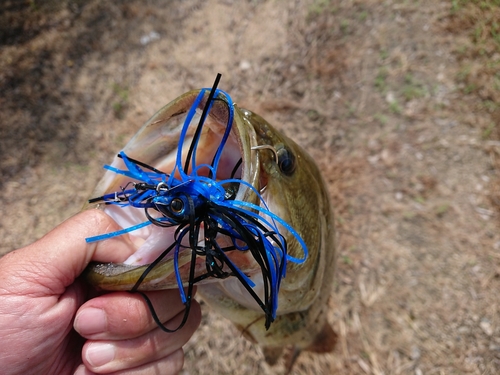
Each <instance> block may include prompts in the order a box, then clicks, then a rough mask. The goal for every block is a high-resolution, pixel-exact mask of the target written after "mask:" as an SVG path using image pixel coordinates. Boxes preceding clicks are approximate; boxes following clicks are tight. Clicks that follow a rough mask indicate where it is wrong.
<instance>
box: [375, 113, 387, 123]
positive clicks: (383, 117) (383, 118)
mask: <svg viewBox="0 0 500 375" xmlns="http://www.w3.org/2000/svg"><path fill="white" fill-rule="evenodd" d="M373 118H374V119H375V120H376V121H378V122H380V123H381V124H382V125H385V124H387V120H388V118H387V116H386V115H384V114H382V113H375V116H373Z"/></svg>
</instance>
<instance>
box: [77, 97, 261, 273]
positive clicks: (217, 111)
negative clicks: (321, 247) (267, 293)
mask: <svg viewBox="0 0 500 375" xmlns="http://www.w3.org/2000/svg"><path fill="white" fill-rule="evenodd" d="M199 93H200V90H193V91H190V92H188V93H186V94H184V95H182V96H180V97H179V98H177V99H176V100H174V101H173V102H171V103H170V104H168V105H167V106H165V107H164V108H162V109H161V110H160V111H158V112H157V113H156V114H155V115H154V116H153V117H152V118H151V119H150V120H149V121H148V122H146V124H144V125H143V127H142V128H141V129H140V130H139V131H138V132H137V133H136V134H135V135H134V137H133V138H132V139H131V140H130V141H129V143H128V144H127V145H126V146H125V147H124V148H123V151H124V152H125V154H126V155H127V156H129V157H131V158H134V159H136V160H140V161H142V162H145V163H146V164H150V165H152V166H155V164H156V163H157V161H158V160H160V159H161V154H162V153H167V154H169V155H172V154H173V153H175V152H176V151H177V143H178V140H179V138H180V133H181V130H182V127H183V121H182V119H183V118H185V116H186V114H187V112H188V111H189V110H190V108H191V106H192V105H193V103H194V101H195V100H196V98H197V96H198V94H199ZM207 99H208V92H207V93H206V94H205V96H204V97H203V99H202V101H201V102H200V104H199V105H198V108H199V109H200V110H202V109H203V107H204V106H205V104H206V101H207ZM216 99H222V100H215V101H214V102H213V105H212V108H211V111H210V112H209V114H208V118H207V121H206V125H204V126H208V127H210V125H211V124H212V125H213V126H217V124H219V125H221V124H222V125H223V126H225V124H227V120H228V116H229V111H228V107H227V104H225V102H224V98H223V96H221V94H219V95H218V96H217V98H216ZM171 122H173V123H175V124H174V125H173V126H171V124H169V123H171ZM196 125H197V124H194V123H192V124H191V126H190V128H192V127H195V126H196ZM211 129H212V128H211ZM212 130H213V129H212ZM231 134H232V137H234V139H235V140H236V143H237V144H238V148H239V152H240V156H241V158H242V164H241V177H240V179H241V180H242V181H245V182H246V183H247V184H249V185H251V186H252V187H253V188H254V189H256V190H257V191H259V178H260V171H261V168H260V158H259V153H258V152H256V151H254V150H252V148H253V147H255V146H257V145H258V139H257V134H256V131H255V129H254V127H253V125H252V124H251V123H250V121H249V120H248V118H247V117H246V116H245V114H244V111H241V110H239V108H238V107H237V106H236V105H234V117H233V123H232V129H231ZM172 139H175V142H172ZM145 148H147V151H146V152H145V151H144V149H145ZM198 164H199V163H198ZM111 166H112V167H115V168H119V169H123V168H124V165H123V161H122V160H121V159H120V158H118V157H116V156H115V158H114V160H113V162H112V164H111ZM162 170H163V169H162ZM164 172H167V173H168V172H170V171H169V170H164ZM120 181H123V179H120V178H119V177H118V176H116V174H115V173H113V172H111V171H107V172H106V173H105V175H104V176H103V177H102V179H101V181H100V182H99V183H98V185H97V187H96V189H95V191H94V193H93V194H92V196H93V197H96V196H103V195H105V194H108V193H110V192H114V191H118V190H119V187H120V184H123V183H120ZM234 199H235V200H239V201H245V202H250V203H253V204H256V205H259V198H258V196H257V195H256V194H255V193H254V192H253V191H252V189H251V188H249V187H248V186H245V185H243V184H241V185H240V187H239V189H238V192H237V194H236V197H235V198H234ZM88 207H90V206H89V205H87V206H86V208H88ZM99 208H101V209H103V210H104V211H105V212H107V213H108V214H111V215H110V216H112V217H114V216H115V215H113V212H111V211H112V209H111V208H110V207H105V205H100V206H99ZM119 224H120V223H119ZM122 226H123V225H122ZM151 227H152V226H151ZM167 246H168V245H167ZM188 251H189V252H190V249H186V250H181V251H180V252H179V255H180V256H181V258H183V259H185V258H184V255H185V254H184V253H186V252H188ZM172 253H173V252H171V253H170V254H168V255H167V256H166V257H165V259H164V260H163V261H162V263H163V262H170V261H171V260H172V258H173V254H172ZM240 253H241V252H240ZM249 257H250V255H249ZM187 263H188V262H187V261H183V262H182V264H179V266H183V265H186V264H187ZM149 264H151V263H150V262H148V263H143V264H137V267H147V266H148V265H149ZM242 271H243V272H246V270H244V269H243V270H242ZM254 271H255V269H254V268H253V267H250V269H248V272H249V273H250V272H254ZM169 275H171V273H170V274H169ZM169 275H166V276H169ZM209 279H211V278H208V279H206V280H207V282H209V281H210V280H209ZM202 283H203V282H202Z"/></svg>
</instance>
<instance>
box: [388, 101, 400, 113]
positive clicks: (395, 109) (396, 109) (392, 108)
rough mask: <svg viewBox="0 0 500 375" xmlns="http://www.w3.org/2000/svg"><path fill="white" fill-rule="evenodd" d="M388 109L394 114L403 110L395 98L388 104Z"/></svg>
mask: <svg viewBox="0 0 500 375" xmlns="http://www.w3.org/2000/svg"><path fill="white" fill-rule="evenodd" d="M389 110H390V111H391V112H392V113H394V114H396V115H400V114H401V112H402V111H403V110H402V109H401V106H400V105H399V103H398V101H397V100H394V101H392V102H391V103H390V104H389Z"/></svg>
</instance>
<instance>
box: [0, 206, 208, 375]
mask: <svg viewBox="0 0 500 375" xmlns="http://www.w3.org/2000/svg"><path fill="white" fill-rule="evenodd" d="M117 229H119V228H118V226H117V224H116V223H115V222H114V221H113V220H112V219H111V218H110V217H109V216H107V215H106V214H104V213H103V212H101V211H99V210H88V211H85V212H82V213H81V214H78V215H76V216H74V217H73V218H71V219H69V220H67V221H66V222H64V223H62V224H61V225H60V226H58V227H57V228H55V229H54V230H52V231H51V232H49V233H48V234H47V235H46V236H45V237H43V238H41V239H40V240H38V241H37V242H35V243H33V244H31V245H29V246H26V247H25V248H22V249H19V250H15V251H12V252H11V253H9V254H7V255H5V256H4V257H2V258H0V301H1V302H0V337H1V340H0V368H1V372H2V374H8V375H17V374H37V375H38V374H50V375H52V374H75V375H91V374H109V373H113V374H117V375H118V374H120V375H125V374H130V375H131V374H134V375H139V374H140V375H142V374H159V373H161V374H176V373H178V372H179V371H180V370H181V369H182V365H183V363H184V353H183V351H182V346H183V345H184V344H185V343H186V342H187V341H188V340H189V338H190V337H191V335H192V334H193V332H194V331H195V330H196V328H197V327H198V325H199V324H200V319H201V311H200V307H199V304H198V303H197V302H196V301H194V300H193V303H192V306H191V311H190V314H189V318H188V320H187V322H186V324H185V325H184V327H183V328H182V329H180V330H179V331H177V332H175V333H171V334H169V333H165V332H163V331H161V330H160V329H159V328H158V327H157V326H156V324H155V322H154V321H153V319H152V317H151V314H150V311H149V309H148V307H147V305H146V303H145V302H144V300H143V298H142V297H141V296H140V295H137V294H131V293H127V292H114V293H108V294H104V295H100V296H96V297H94V298H91V297H92V296H93V295H94V296H95V291H93V290H92V288H91V287H89V286H88V285H87V284H86V283H85V282H84V281H83V280H80V279H78V276H79V275H80V274H81V272H82V271H83V270H84V269H85V267H86V266H87V265H88V263H89V262H90V261H91V260H92V261H99V262H120V261H123V260H124V259H126V258H127V257H128V256H129V255H130V254H132V253H133V252H134V250H135V248H134V246H133V245H132V243H131V242H130V241H129V240H128V238H127V236H119V237H114V238H110V239H108V240H106V241H101V242H97V243H92V244H87V243H86V242H85V238H87V237H91V236H94V235H98V234H102V233H108V232H112V231H114V230H117ZM147 295H148V297H149V298H150V299H151V301H152V303H153V304H154V306H155V309H156V311H157V313H158V314H159V318H160V319H161V321H162V322H165V325H166V326H167V327H168V328H176V327H177V326H178V325H179V323H180V321H181V320H182V316H183V314H184V305H183V304H182V302H181V300H180V297H179V292H178V291H177V290H166V291H157V292H148V293H147ZM89 298H91V299H89ZM85 339H86V340H85Z"/></svg>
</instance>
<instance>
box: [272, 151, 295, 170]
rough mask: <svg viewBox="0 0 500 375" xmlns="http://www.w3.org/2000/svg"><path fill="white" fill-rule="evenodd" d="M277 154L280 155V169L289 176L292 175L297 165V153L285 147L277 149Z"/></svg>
mask: <svg viewBox="0 0 500 375" xmlns="http://www.w3.org/2000/svg"><path fill="white" fill-rule="evenodd" d="M276 154H277V155H278V167H279V169H280V171H281V172H282V173H283V174H285V175H287V176H291V175H292V174H293V172H294V171H295V167H296V163H295V155H294V154H292V153H291V152H290V151H289V150H288V149H286V148H285V147H283V148H280V149H279V150H277V151H276Z"/></svg>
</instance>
